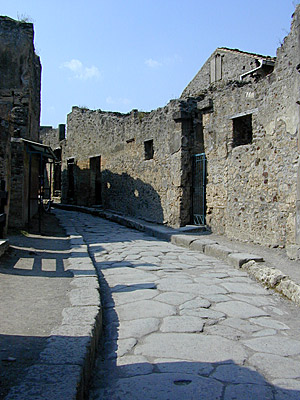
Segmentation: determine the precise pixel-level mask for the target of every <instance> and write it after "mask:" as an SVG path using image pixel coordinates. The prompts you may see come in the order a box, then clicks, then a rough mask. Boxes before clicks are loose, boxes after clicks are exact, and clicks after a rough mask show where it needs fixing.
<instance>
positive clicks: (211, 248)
mask: <svg viewBox="0 0 300 400" xmlns="http://www.w3.org/2000/svg"><path fill="white" fill-rule="evenodd" d="M204 253H205V254H206V255H208V256H211V257H215V258H219V259H221V260H224V261H226V260H227V257H228V255H229V254H231V253H234V250H232V249H230V248H228V247H226V246H222V245H220V244H209V245H207V246H205V249H204Z"/></svg>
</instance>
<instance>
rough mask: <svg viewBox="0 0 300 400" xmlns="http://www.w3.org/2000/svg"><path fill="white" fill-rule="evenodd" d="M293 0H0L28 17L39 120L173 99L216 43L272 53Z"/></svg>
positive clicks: (13, 13) (10, 12)
mask: <svg viewBox="0 0 300 400" xmlns="http://www.w3.org/2000/svg"><path fill="white" fill-rule="evenodd" d="M297 3H298V2H297V1H295V0H210V1H207V0H84V1H83V0H60V1H58V0H50V1H49V0H48V1H46V0H10V1H7V0H5V1H4V0H1V2H0V4H1V7H0V10H1V11H0V13H1V15H7V16H9V17H11V18H14V19H18V17H19V19H20V18H22V17H24V16H25V17H29V18H30V19H31V21H32V22H33V23H34V28H35V48H36V51H37V53H38V54H39V56H40V58H41V63H42V68H43V70H42V113H41V124H42V125H52V126H54V127H56V126H57V125H58V124H60V123H65V122H66V116H67V114H68V113H69V112H70V111H71V108H72V106H73V105H77V106H84V107H88V108H91V109H99V108H100V109H102V110H111V111H120V112H128V111H130V110H132V109H133V108H137V109H139V110H143V111H151V110H152V109H155V108H158V107H163V106H165V105H166V104H167V103H168V101H169V100H170V99H172V98H177V97H179V96H180V94H181V93H182V91H183V89H184V88H185V86H186V85H187V84H188V83H189V82H190V81H191V80H192V78H193V77H194V76H195V74H196V73H197V72H198V70H199V69H200V68H201V66H202V65H203V63H204V62H205V61H206V59H207V58H208V57H209V56H210V54H211V53H212V52H213V51H214V50H215V49H216V48H217V47H222V46H225V47H231V48H238V49H240V50H244V51H249V52H254V53H260V54H265V55H271V56H275V55H276V49H277V47H279V46H280V44H281V43H282V41H283V39H284V37H285V36H286V35H287V34H288V32H289V30H290V24H291V15H292V13H293V11H294V9H295V6H296V4H297Z"/></svg>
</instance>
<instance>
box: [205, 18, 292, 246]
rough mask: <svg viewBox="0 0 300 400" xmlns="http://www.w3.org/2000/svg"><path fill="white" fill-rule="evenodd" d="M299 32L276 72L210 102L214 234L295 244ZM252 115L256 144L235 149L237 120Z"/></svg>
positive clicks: (220, 92)
mask: <svg viewBox="0 0 300 400" xmlns="http://www.w3.org/2000/svg"><path fill="white" fill-rule="evenodd" d="M298 29H299V28H298V25H297V24H296V23H295V20H294V23H293V24H292V29H291V33H290V34H289V35H288V36H287V37H286V39H285V41H284V43H283V45H282V46H281V47H280V48H279V49H278V51H277V61H276V65H275V69H274V72H273V73H271V74H270V75H268V76H266V77H265V78H263V79H261V80H259V81H258V82H255V80H254V79H249V80H247V81H246V82H230V83H224V84H223V85H220V86H218V87H216V86H215V87H211V88H210V89H209V90H208V92H207V94H206V96H208V97H210V98H211V100H212V103H213V110H211V112H209V113H204V114H203V132H204V147H205V153H206V156H207V160H208V161H207V166H208V176H207V223H208V225H209V226H210V227H211V229H212V231H213V232H216V233H221V234H222V233H225V234H226V235H227V236H228V237H230V238H235V239H239V240H242V241H249V240H250V241H253V242H256V243H261V244H263V245H269V246H289V245H290V244H292V243H295V218H296V194H297V165H298V152H297V132H298V105H297V104H296V101H297V98H298V95H299V76H298V75H299V74H298V73H297V69H296V67H297V65H298V64H299V58H298V53H297V52H295V44H296V43H297V35H298V33H299V32H298ZM243 114H251V115H252V134H253V137H252V142H251V143H249V144H245V145H240V146H234V143H233V117H238V116H240V115H243Z"/></svg>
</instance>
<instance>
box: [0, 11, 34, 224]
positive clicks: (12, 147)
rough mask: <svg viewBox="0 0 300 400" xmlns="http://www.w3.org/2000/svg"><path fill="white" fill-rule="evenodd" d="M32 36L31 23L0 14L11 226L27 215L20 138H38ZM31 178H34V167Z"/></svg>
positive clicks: (0, 115)
mask: <svg viewBox="0 0 300 400" xmlns="http://www.w3.org/2000/svg"><path fill="white" fill-rule="evenodd" d="M33 36H34V32H33V25H32V24H29V23H23V22H19V21H14V20H12V19H11V18H8V17H0V119H1V120H2V126H3V128H4V130H5V135H1V138H0V141H2V140H3V138H4V137H6V136H7V138H8V143H9V145H8V147H7V151H8V153H9V159H10V165H9V167H8V169H7V174H6V187H7V188H8V190H9V195H10V196H9V198H10V206H9V225H10V226H11V227H15V226H18V227H19V226H24V223H25V221H26V217H27V216H26V208H27V203H28V193H29V188H28V173H27V172H28V171H27V172H26V169H28V164H27V165H26V163H27V158H26V157H27V156H26V154H25V148H24V144H23V142H22V139H23V138H24V139H28V140H31V141H38V138H39V120H40V86H41V65H40V60H39V57H38V56H37V55H36V54H35V51H34V45H33ZM4 109H5V110H4ZM10 179H11V180H12V181H11V182H9V180H10ZM32 179H33V180H34V179H36V180H37V179H38V172H36V171H35V169H33V175H32ZM32 196H34V193H32ZM36 196H37V193H36Z"/></svg>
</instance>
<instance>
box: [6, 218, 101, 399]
mask: <svg viewBox="0 0 300 400" xmlns="http://www.w3.org/2000/svg"><path fill="white" fill-rule="evenodd" d="M55 214H56V216H57V217H60V218H62V221H61V222H62V223H63V224H64V226H65V228H66V232H64V231H63V230H62V229H61V228H59V226H58V224H57V220H56V218H55V216H54V214H50V215H44V217H43V223H42V234H39V233H29V234H28V233H25V232H23V234H20V233H19V234H15V235H13V236H10V238H9V239H10V250H9V251H8V252H7V253H6V254H5V255H4V256H3V257H1V259H0V303H1V306H0V356H1V357H0V399H4V398H5V399H7V400H9V399H10V400H41V399H43V400H52V399H53V400H54V399H55V400H58V399H59V400H64V399H66V400H69V399H75V398H76V399H84V398H86V397H87V394H86V390H87V383H88V381H89V377H90V374H91V369H92V365H93V361H94V357H95V350H96V343H98V340H99V335H100V331H101V326H102V320H101V307H100V297H99V292H98V280H97V277H96V274H95V268H94V266H93V264H92V262H91V259H90V257H89V254H88V252H87V247H86V245H85V244H84V243H83V240H82V237H81V236H79V235H78V234H77V232H76V230H75V229H74V227H73V224H72V221H70V220H69V221H68V220H67V219H68V215H67V214H68V213H66V212H60V211H57V212H55ZM67 235H68V236H67Z"/></svg>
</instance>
